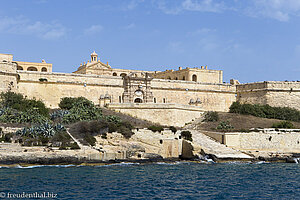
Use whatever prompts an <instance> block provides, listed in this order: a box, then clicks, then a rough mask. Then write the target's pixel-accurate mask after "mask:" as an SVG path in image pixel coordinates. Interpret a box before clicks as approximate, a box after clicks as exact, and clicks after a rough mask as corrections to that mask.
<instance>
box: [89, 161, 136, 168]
mask: <svg viewBox="0 0 300 200" xmlns="http://www.w3.org/2000/svg"><path fill="white" fill-rule="evenodd" d="M139 164H140V163H131V162H121V163H112V164H108V165H96V166H95V167H111V166H132V165H139Z"/></svg>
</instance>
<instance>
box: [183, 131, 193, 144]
mask: <svg viewBox="0 0 300 200" xmlns="http://www.w3.org/2000/svg"><path fill="white" fill-rule="evenodd" d="M181 137H182V138H183V139H185V140H189V141H191V142H193V138H192V133H191V132H190V131H181Z"/></svg>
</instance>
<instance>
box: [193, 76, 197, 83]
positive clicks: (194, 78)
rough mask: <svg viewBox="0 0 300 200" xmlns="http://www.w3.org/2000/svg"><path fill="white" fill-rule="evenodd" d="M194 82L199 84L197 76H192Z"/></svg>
mask: <svg viewBox="0 0 300 200" xmlns="http://www.w3.org/2000/svg"><path fill="white" fill-rule="evenodd" d="M192 80H193V81H195V82H197V76H196V75H195V74H194V75H193V76H192Z"/></svg>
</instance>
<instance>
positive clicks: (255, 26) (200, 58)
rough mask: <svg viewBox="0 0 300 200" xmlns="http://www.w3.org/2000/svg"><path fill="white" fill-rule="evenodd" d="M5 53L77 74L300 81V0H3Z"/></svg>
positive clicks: (1, 48)
mask: <svg viewBox="0 0 300 200" xmlns="http://www.w3.org/2000/svg"><path fill="white" fill-rule="evenodd" d="M0 42H1V45H0V52H1V53H11V54H14V60H19V61H32V62H40V61H41V59H45V60H46V61H47V62H50V63H53V71H55V72H72V71H75V70H76V69H77V67H78V66H79V65H80V63H82V62H84V61H85V62H86V61H87V60H88V59H90V57H89V55H90V53H91V52H92V51H94V50H95V51H96V52H97V53H98V54H99V56H100V59H101V61H103V62H105V63H106V62H109V63H110V65H111V66H112V67H115V68H125V69H139V70H151V71H155V70H157V71H159V70H165V69H177V68H178V67H179V66H183V67H197V66H202V65H203V66H204V65H207V66H208V68H209V69H220V70H223V71H224V81H227V82H228V81H229V80H230V79H231V78H234V79H238V80H240V82H243V83H246V82H255V81H265V80H283V81H284V80H300V0H223V1H222V0H89V1H84V0H82V1H79V0H35V1H34V0H32V1H31V0H13V1H11V0H7V1H6V0H2V1H1V7H0Z"/></svg>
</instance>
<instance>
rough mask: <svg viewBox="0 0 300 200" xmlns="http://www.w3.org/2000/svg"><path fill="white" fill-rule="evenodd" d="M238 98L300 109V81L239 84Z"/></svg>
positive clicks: (241, 100)
mask: <svg viewBox="0 0 300 200" xmlns="http://www.w3.org/2000/svg"><path fill="white" fill-rule="evenodd" d="M237 100H238V101H239V102H241V103H251V104H255V103H256V104H269V105H270V106H279V107H291V108H296V109H300V101H299V100H300V82H282V81H265V82H261V83H250V84H242V85H237Z"/></svg>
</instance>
